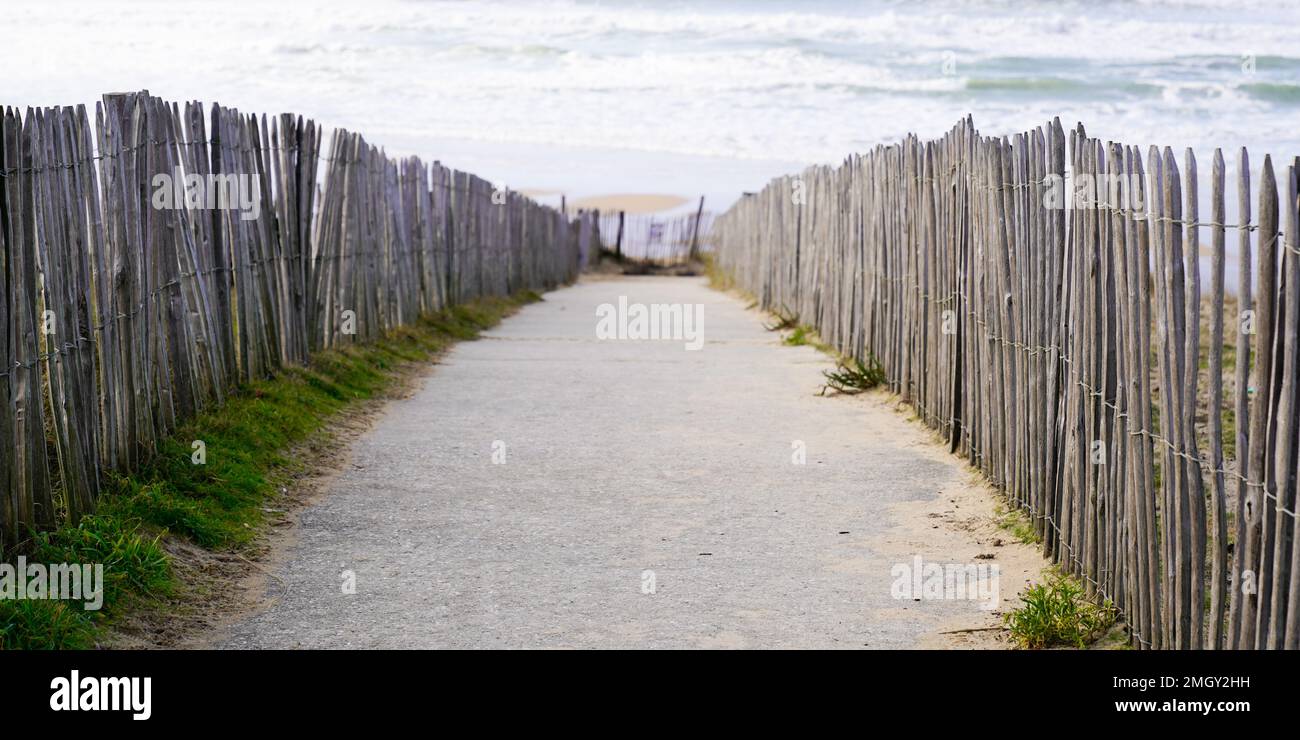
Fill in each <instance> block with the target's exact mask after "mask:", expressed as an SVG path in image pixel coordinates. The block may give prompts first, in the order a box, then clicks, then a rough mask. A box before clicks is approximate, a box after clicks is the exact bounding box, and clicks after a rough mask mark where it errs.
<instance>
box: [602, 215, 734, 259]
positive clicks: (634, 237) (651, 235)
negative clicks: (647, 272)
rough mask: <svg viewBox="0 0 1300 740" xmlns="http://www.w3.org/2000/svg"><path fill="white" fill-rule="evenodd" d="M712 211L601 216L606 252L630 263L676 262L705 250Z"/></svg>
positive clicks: (690, 257)
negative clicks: (673, 214)
mask: <svg viewBox="0 0 1300 740" xmlns="http://www.w3.org/2000/svg"><path fill="white" fill-rule="evenodd" d="M712 224H713V214H712V213H710V212H708V211H705V210H703V209H702V208H701V209H700V210H697V211H695V212H692V213H688V214H682V215H677V216H662V215H658V214H629V213H624V212H623V211H614V212H610V213H605V214H602V215H601V216H600V236H601V243H602V244H603V246H604V248H605V251H606V252H610V253H613V254H615V255H617V256H619V258H621V259H624V260H630V261H633V262H642V263H647V264H654V265H676V264H681V263H684V262H688V261H690V260H691V259H692V258H693V257H695V256H697V255H698V253H699V252H700V251H707V250H708V248H709V247H708V244H707V239H708V235H709V228H710V227H711V225H712Z"/></svg>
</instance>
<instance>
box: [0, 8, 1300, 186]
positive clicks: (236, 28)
mask: <svg viewBox="0 0 1300 740" xmlns="http://www.w3.org/2000/svg"><path fill="white" fill-rule="evenodd" d="M4 17H5V21H4V23H5V29H4V30H5V33H4V38H5V40H6V49H5V52H6V54H5V55H6V59H7V62H8V63H7V64H6V65H5V71H4V73H3V74H0V104H8V105H23V106H26V105H54V104H74V103H92V102H94V101H95V100H97V99H98V97H99V96H100V95H101V94H102V93H104V92H106V91H110V90H127V89H140V88H148V89H149V90H150V91H151V92H153V93H154V94H157V95H161V96H163V97H165V98H167V99H170V100H186V99H199V100H204V101H207V102H210V101H213V100H217V101H220V102H221V103H223V104H226V105H231V106H236V107H239V108H240V109H241V110H244V111H249V112H265V113H278V112H281V111H292V112H296V113H301V114H304V115H308V116H312V117H314V118H315V119H316V120H317V121H318V122H320V123H322V124H324V125H326V126H327V127H329V126H342V127H346V128H349V129H353V130H357V131H360V132H362V133H364V134H365V135H366V136H367V138H368V139H370V140H371V141H373V142H375V143H377V144H380V145H383V146H385V147H386V148H387V150H388V151H389V152H390V153H402V154H420V155H421V156H424V157H426V158H427V159H430V160H432V159H439V160H441V161H443V162H444V163H447V164H450V165H452V166H455V167H459V168H461V169H466V170H469V171H473V172H475V173H477V174H480V175H482V176H484V177H487V178H489V179H492V180H493V181H494V182H497V183H499V184H504V185H508V186H510V187H514V188H520V189H532V190H539V191H548V192H553V193H560V192H563V193H565V194H567V195H569V196H570V197H578V196H584V195H595V194H603V193H626V192H634V193H673V194H679V195H682V196H690V197H695V196H698V195H700V194H704V195H706V197H707V203H708V206H709V207H710V208H713V209H722V208H725V207H726V206H727V205H728V204H729V203H730V202H731V201H733V200H734V199H735V198H736V197H738V196H739V194H740V193H741V192H742V191H746V190H757V189H759V188H760V187H761V186H762V185H763V183H764V182H766V181H767V180H768V179H769V178H771V177H773V176H775V175H779V174H783V173H788V172H792V171H797V170H798V169H801V168H802V167H804V166H806V165H808V164H812V163H818V162H838V161H840V160H841V159H842V158H843V157H844V156H846V155H848V154H850V153H852V152H861V151H864V150H867V149H869V148H871V147H872V146H874V145H876V144H879V143H887V142H892V141H895V140H897V139H898V138H900V137H901V136H903V135H904V134H906V133H908V132H915V133H917V134H920V135H921V136H923V137H930V136H937V135H939V134H941V133H943V132H944V131H946V130H947V129H948V128H949V127H950V126H951V125H952V124H953V123H954V122H955V121H956V120H957V119H958V118H959V117H961V116H964V115H966V114H967V113H970V114H973V116H974V118H975V122H976V124H977V125H978V126H979V128H980V129H981V130H982V131H983V132H984V133H987V134H1010V133H1014V132H1017V131H1021V130H1023V129H1026V128H1029V127H1033V126H1036V125H1039V124H1041V123H1043V122H1044V121H1047V120H1049V119H1050V118H1051V117H1053V116H1058V115H1059V116H1060V117H1061V119H1062V122H1063V123H1064V124H1065V125H1066V126H1067V127H1069V126H1071V125H1072V124H1073V123H1074V122H1075V121H1076V120H1079V121H1083V122H1084V123H1085V125H1086V126H1087V129H1088V132H1089V133H1090V134H1092V135H1096V136H1101V137H1103V138H1113V139H1115V140H1118V141H1123V142H1126V143H1133V144H1141V145H1147V144H1159V145H1162V146H1163V145H1168V146H1173V147H1175V151H1181V148H1182V147H1185V146H1191V147H1194V148H1195V149H1196V151H1197V153H1198V156H1199V158H1200V159H1201V161H1203V162H1205V163H1207V164H1206V167H1207V168H1208V162H1209V158H1210V156H1211V155H1212V153H1213V148H1214V147H1220V146H1221V147H1223V148H1224V149H1225V152H1227V153H1228V154H1227V159H1228V160H1229V161H1230V162H1231V161H1233V160H1234V159H1235V155H1234V154H1233V152H1235V150H1236V147H1239V146H1243V145H1244V146H1248V147H1249V148H1250V150H1251V155H1252V161H1253V162H1256V163H1258V162H1261V161H1262V159H1263V154H1264V153H1265V152H1271V153H1272V154H1273V155H1274V156H1275V158H1277V157H1285V158H1287V159H1288V160H1289V158H1290V157H1291V156H1293V155H1295V154H1297V153H1300V126H1297V121H1300V46H1298V45H1297V44H1296V42H1295V32H1296V29H1297V28H1300V8H1298V7H1297V5H1296V4H1295V3H1287V2H1278V1H1277V0H1271V1H1269V2H1256V1H1254V0H1244V1H1243V0H1149V1H1140V2H1133V1H1129V2H1096V1H1089V2H1070V1H1062V2H1048V1H1046V0H1015V1H1014V2H1011V1H1008V2H1002V1H998V0H978V1H977V0H944V1H942V2H926V3H920V2H887V1H883V0H868V1H866V2H844V1H830V0H822V1H815V2H797V3H796V2H788V1H787V2H776V1H771V0H747V1H744V2H717V1H714V0H695V1H693V2H659V3H649V2H645V3H639V2H623V1H620V0H601V1H597V2H584V1H580V0H538V1H535V2H534V1H530V0H493V1H492V2H481V3H479V2H442V1H410V2H400V1H397V0H365V1H364V2H353V1H350V0H317V1H314V2H308V3H272V2H264V1H261V2H259V1H255V0H225V1H224V2H221V3H216V4H209V3H198V2H191V1H190V0H123V1H119V2H114V3H103V2H85V1H84V0H83V1H82V2H69V1H66V0H42V1H41V2H25V3H22V4H18V3H6V5H5V8H4ZM1230 176H1231V175H1230Z"/></svg>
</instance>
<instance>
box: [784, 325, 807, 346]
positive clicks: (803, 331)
mask: <svg viewBox="0 0 1300 740" xmlns="http://www.w3.org/2000/svg"><path fill="white" fill-rule="evenodd" d="M811 335H812V330H810V329H809V328H808V327H806V326H796V327H795V328H794V331H792V332H790V336H788V337H786V338H785V339H782V340H781V341H782V342H783V343H784V344H786V345H788V346H790V347H802V346H804V345H805V344H808V343H809V340H810V338H811Z"/></svg>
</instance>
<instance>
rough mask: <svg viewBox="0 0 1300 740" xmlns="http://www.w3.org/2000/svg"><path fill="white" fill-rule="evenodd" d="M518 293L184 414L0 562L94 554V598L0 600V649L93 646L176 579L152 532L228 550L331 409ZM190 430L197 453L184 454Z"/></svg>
mask: <svg viewBox="0 0 1300 740" xmlns="http://www.w3.org/2000/svg"><path fill="white" fill-rule="evenodd" d="M536 300H540V297H539V296H538V295H537V294H536V293H532V292H524V293H521V294H518V295H516V296H514V297H510V298H484V299H479V300H476V301H472V302H469V303H466V304H464V305H460V306H455V307H452V308H449V309H447V310H445V311H442V312H440V313H438V314H436V315H431V316H427V317H424V318H422V319H420V320H419V321H418V322H417V323H415V324H413V325H411V326H407V327H402V328H399V329H396V330H394V331H392V332H391V333H389V334H388V335H387V336H385V337H383V338H382V339H380V340H379V341H377V342H374V343H371V344H366V345H354V346H349V347H346V348H342V349H337V350H330V351H328V352H322V353H320V354H318V355H317V356H315V357H314V358H313V359H312V361H311V363H310V364H308V365H307V366H306V367H294V368H287V369H284V370H282V371H281V372H280V373H279V374H277V375H276V376H275V377H273V378H270V379H267V380H262V381H258V382H254V383H250V384H247V385H246V386H244V387H242V388H240V389H238V391H237V392H236V393H235V394H233V395H232V396H231V397H230V398H229V399H228V400H227V402H226V404H225V405H224V406H222V407H221V408H219V409H215V410H213V411H211V412H208V413H205V414H202V415H200V416H198V417H196V418H194V419H192V420H190V421H188V422H186V423H185V424H184V425H183V426H182V427H181V428H180V429H178V430H177V431H176V433H175V434H174V435H172V436H171V437H170V438H168V439H167V440H164V441H163V443H162V444H161V445H160V446H159V451H158V454H157V455H156V456H155V457H154V458H153V459H152V461H151V462H149V463H148V464H147V465H145V466H144V467H142V468H141V469H140V470H139V471H136V472H134V473H130V474H123V475H113V476H111V477H110V478H109V480H108V481H107V482H106V486H105V495H104V496H103V497H102V498H101V501H100V504H99V508H98V511H97V512H96V513H95V514H94V515H93V516H87V517H84V518H83V519H82V520H81V522H80V523H78V525H77V526H75V527H72V526H65V527H62V528H60V529H57V530H54V531H52V532H44V533H40V534H37V535H35V536H33V538H32V539H31V540H30V541H29V542H27V543H24V544H23V545H22V546H21V547H20V548H19V549H18V550H17V551H13V552H8V553H2V554H0V562H13V561H15V559H16V558H17V556H19V555H23V556H25V557H26V558H27V562H30V563H37V562H39V563H102V564H103V566H104V581H105V582H104V591H103V608H102V609H101V610H99V611H86V610H84V609H83V608H82V604H81V602H63V601H55V600H12V599H4V600H0V648H7V649H15V648H17V649H39V648H49V649H76V648H88V647H93V646H94V645H95V643H96V638H97V636H98V635H99V634H100V633H101V631H102V630H103V629H104V628H105V627H106V626H108V625H109V624H111V623H112V620H113V619H114V617H115V616H118V615H120V614H122V613H124V612H126V611H127V610H129V609H130V608H132V605H133V604H138V603H140V602H141V600H147V599H150V598H155V597H159V596H165V595H167V594H169V593H171V592H172V590H173V589H174V588H175V587H176V586H177V583H176V577H175V575H174V574H173V571H172V568H171V565H170V562H169V559H168V556H167V554H166V549H165V547H164V541H165V540H166V539H167V538H173V537H179V538H183V539H185V540H187V541H189V542H192V543H193V544H195V545H198V546H200V547H203V548H206V549H209V550H239V549H240V548H243V547H245V546H247V545H249V544H250V543H251V542H252V541H253V540H254V538H256V537H257V535H258V533H259V532H260V531H261V526H262V521H263V517H264V514H265V511H264V508H265V504H266V503H267V502H268V501H270V500H272V499H274V497H276V496H277V495H278V492H279V484H280V483H281V482H282V481H285V480H288V479H289V478H290V477H292V475H293V474H294V473H295V471H296V470H297V469H298V467H299V466H300V465H301V463H300V462H298V461H295V460H294V459H293V458H292V455H291V454H290V453H291V450H292V449H293V447H294V446H295V445H298V444H300V443H302V442H304V441H306V440H308V439H310V438H311V437H313V435H322V434H327V433H328V431H327V430H328V424H329V422H330V420H331V419H334V418H336V417H337V416H338V415H339V414H341V413H343V412H344V411H346V410H347V409H348V408H349V407H350V406H352V405H354V404H356V403H358V402H360V401H362V400H365V399H368V398H372V397H375V396H377V395H379V394H382V393H383V392H384V391H385V390H387V389H389V388H390V387H391V386H392V385H393V384H394V383H396V382H397V380H398V378H399V376H400V370H401V368H402V367H403V366H405V365H407V364H409V363H415V362H423V361H427V360H429V359H431V358H432V357H434V356H436V355H437V354H438V353H439V352H441V351H443V350H444V349H446V348H447V347H448V346H449V345H451V344H452V343H454V342H456V341H460V340H467V339H473V338H475V337H476V336H478V333H479V332H480V331H482V330H484V329H487V328H489V327H491V326H493V325H495V324H496V323H497V322H499V321H500V320H501V319H502V318H504V317H505V316H508V315H509V314H511V313H513V312H514V311H515V310H516V309H517V308H518V307H519V306H521V305H523V304H525V303H529V302H532V301H536ZM198 440H201V441H202V442H203V443H204V446H205V456H206V461H205V462H204V464H201V465H200V464H195V462H194V461H193V458H192V456H193V455H194V454H195V450H194V448H193V444H194V442H195V441H198Z"/></svg>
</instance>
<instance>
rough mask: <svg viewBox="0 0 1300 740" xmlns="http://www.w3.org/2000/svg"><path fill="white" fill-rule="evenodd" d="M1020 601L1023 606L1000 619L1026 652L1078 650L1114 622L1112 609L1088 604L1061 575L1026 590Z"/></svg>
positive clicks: (1078, 590) (1070, 582)
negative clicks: (1053, 648)
mask: <svg viewBox="0 0 1300 740" xmlns="http://www.w3.org/2000/svg"><path fill="white" fill-rule="evenodd" d="M1021 600H1022V601H1023V602H1024V605H1023V606H1021V607H1020V608H1019V609H1016V610H1014V611H1012V612H1010V613H1009V614H1007V615H1006V616H1005V617H1004V618H1003V619H1004V620H1005V621H1006V625H1007V628H1008V629H1010V630H1011V639H1012V640H1014V641H1015V643H1016V644H1017V645H1019V646H1020V647H1023V648H1028V649H1030V650H1039V649H1042V648H1046V647H1054V646H1069V647H1076V648H1082V647H1085V646H1087V644H1088V643H1089V642H1092V641H1093V640H1095V639H1097V638H1098V637H1100V636H1101V635H1102V634H1104V633H1105V632H1106V630H1107V629H1109V628H1110V626H1111V625H1112V624H1114V622H1115V615H1116V612H1115V607H1114V605H1113V604H1111V603H1110V601H1106V602H1103V603H1102V604H1096V603H1094V602H1092V601H1090V600H1088V598H1087V597H1086V596H1084V593H1083V589H1082V588H1080V587H1079V585H1078V584H1076V583H1075V582H1074V581H1073V580H1071V579H1069V578H1067V577H1065V576H1061V575H1057V576H1056V577H1054V578H1052V579H1051V580H1050V581H1048V582H1047V583H1040V584H1038V585H1037V586H1034V587H1032V588H1030V589H1029V590H1028V591H1026V592H1025V594H1024V596H1022V597H1021Z"/></svg>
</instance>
